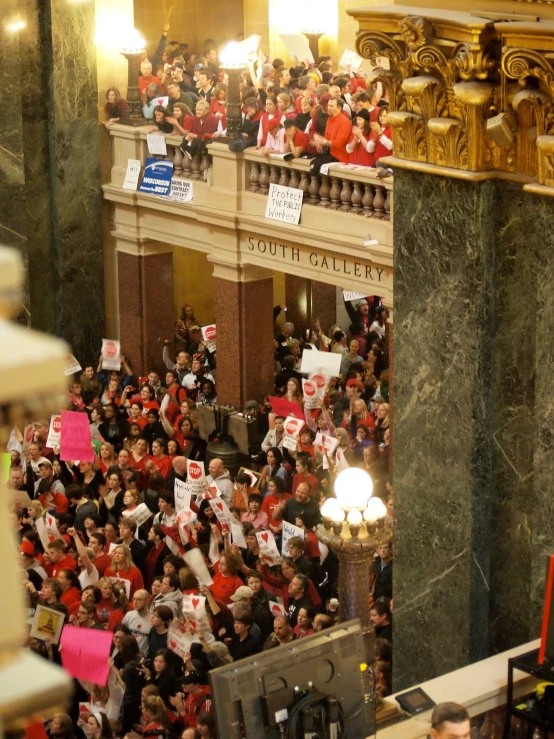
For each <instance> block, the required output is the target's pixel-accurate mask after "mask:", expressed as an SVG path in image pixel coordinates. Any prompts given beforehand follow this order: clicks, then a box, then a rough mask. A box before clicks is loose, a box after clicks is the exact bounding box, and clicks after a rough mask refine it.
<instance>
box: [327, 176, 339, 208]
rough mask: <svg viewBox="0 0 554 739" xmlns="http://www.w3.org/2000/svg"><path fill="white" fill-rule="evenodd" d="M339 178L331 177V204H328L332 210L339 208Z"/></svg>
mask: <svg viewBox="0 0 554 739" xmlns="http://www.w3.org/2000/svg"><path fill="white" fill-rule="evenodd" d="M340 192H341V186H340V180H339V178H338V177H331V192H330V196H331V205H330V206H329V207H330V208H331V209H332V210H337V209H338V208H340Z"/></svg>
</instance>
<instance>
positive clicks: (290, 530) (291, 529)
mask: <svg viewBox="0 0 554 739" xmlns="http://www.w3.org/2000/svg"><path fill="white" fill-rule="evenodd" d="M281 532H282V534H283V538H282V540H281V554H282V555H283V557H290V552H289V547H288V544H289V539H292V537H293V536H299V537H300V538H301V539H303V538H304V536H305V532H304V529H301V528H300V526H295V525H294V524H293V523H288V521H283V526H282V528H281Z"/></svg>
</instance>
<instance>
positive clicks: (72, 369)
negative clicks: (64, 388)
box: [63, 354, 83, 377]
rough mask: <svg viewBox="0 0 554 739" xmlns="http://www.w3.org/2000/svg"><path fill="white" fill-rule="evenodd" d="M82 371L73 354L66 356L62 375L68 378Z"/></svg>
mask: <svg viewBox="0 0 554 739" xmlns="http://www.w3.org/2000/svg"><path fill="white" fill-rule="evenodd" d="M82 369H83V368H82V367H81V365H80V364H79V362H78V361H77V359H76V358H75V357H74V356H73V354H68V355H67V362H66V365H65V369H64V371H63V373H64V375H65V376H66V377H69V376H70V375H74V374H75V373H76V372H80V371H81V370H82Z"/></svg>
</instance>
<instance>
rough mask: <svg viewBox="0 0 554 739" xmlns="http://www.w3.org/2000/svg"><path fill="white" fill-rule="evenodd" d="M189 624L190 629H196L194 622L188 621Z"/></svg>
mask: <svg viewBox="0 0 554 739" xmlns="http://www.w3.org/2000/svg"><path fill="white" fill-rule="evenodd" d="M189 624H190V625H191V626H192V628H193V629H195V628H196V621H191V620H190V619H189Z"/></svg>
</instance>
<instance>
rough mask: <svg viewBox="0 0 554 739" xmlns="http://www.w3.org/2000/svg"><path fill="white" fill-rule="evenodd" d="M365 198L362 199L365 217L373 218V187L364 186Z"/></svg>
mask: <svg viewBox="0 0 554 739" xmlns="http://www.w3.org/2000/svg"><path fill="white" fill-rule="evenodd" d="M364 188H365V190H364V196H363V198H362V205H363V206H364V210H363V214H362V215H363V216H364V217H365V218H371V216H372V215H373V197H374V194H373V185H367V184H366V185H364Z"/></svg>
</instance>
